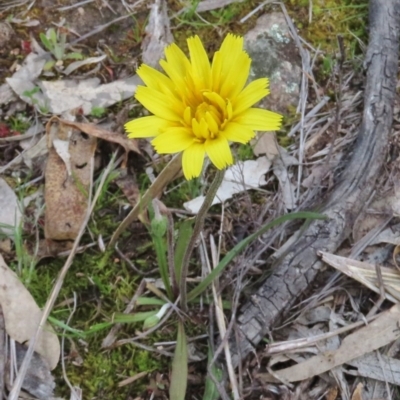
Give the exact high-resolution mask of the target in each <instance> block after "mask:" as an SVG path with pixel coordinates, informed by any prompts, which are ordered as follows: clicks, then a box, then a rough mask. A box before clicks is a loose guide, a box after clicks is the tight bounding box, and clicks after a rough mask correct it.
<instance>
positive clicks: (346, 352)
mask: <svg viewBox="0 0 400 400" xmlns="http://www.w3.org/2000/svg"><path fill="white" fill-rule="evenodd" d="M399 320H400V304H399V303H398V304H395V305H394V306H393V307H392V308H391V309H390V310H388V311H385V312H383V313H381V314H380V315H379V316H378V317H377V318H376V319H375V320H373V321H372V322H371V323H370V324H369V325H367V326H365V327H363V328H361V329H359V330H357V331H356V332H354V333H351V334H350V335H348V336H347V337H346V338H344V340H343V342H342V344H341V345H340V347H339V348H338V349H337V350H335V351H325V352H322V353H321V354H318V355H316V356H314V357H311V358H309V359H307V360H306V361H304V362H302V363H300V364H296V365H294V366H292V367H288V368H284V369H282V370H279V371H274V376H272V375H271V374H269V373H260V374H258V375H257V376H258V378H260V379H261V380H263V381H267V382H277V381H278V380H277V378H276V377H278V378H279V379H282V381H284V382H298V381H302V380H305V379H309V378H312V377H313V376H316V375H320V374H322V373H324V372H327V371H329V370H331V369H332V368H335V367H337V366H340V365H342V364H345V363H346V362H349V361H351V360H354V359H355V358H358V357H361V356H362V355H364V354H366V353H370V352H372V351H374V350H377V349H379V348H381V347H383V346H386V345H387V344H389V343H391V342H393V341H395V340H397V339H398V338H399V337H400V329H399V328H398V326H399V322H398V321H399Z"/></svg>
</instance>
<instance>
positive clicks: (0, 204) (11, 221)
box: [0, 178, 22, 238]
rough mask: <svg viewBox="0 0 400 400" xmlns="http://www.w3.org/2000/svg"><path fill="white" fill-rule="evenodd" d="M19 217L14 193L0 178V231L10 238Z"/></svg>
mask: <svg viewBox="0 0 400 400" xmlns="http://www.w3.org/2000/svg"><path fill="white" fill-rule="evenodd" d="M21 218H22V213H21V210H20V205H19V202H18V198H17V196H16V194H15V193H14V191H13V190H12V189H11V188H10V186H8V184H7V182H6V181H5V180H4V179H3V178H0V232H1V233H3V234H4V235H7V236H9V237H10V238H12V237H14V234H15V230H16V229H17V228H18V227H19V224H20V222H21ZM4 225H7V226H4Z"/></svg>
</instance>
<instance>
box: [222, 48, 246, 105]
mask: <svg viewBox="0 0 400 400" xmlns="http://www.w3.org/2000/svg"><path fill="white" fill-rule="evenodd" d="M250 65H251V59H250V57H249V56H248V55H247V54H246V53H245V52H244V51H242V52H241V53H239V54H238V55H237V57H236V60H235V61H232V65H231V66H230V70H229V72H228V74H227V75H226V78H225V81H224V82H223V83H222V86H221V90H220V94H221V96H222V97H224V98H233V97H235V96H237V95H238V94H239V93H240V92H241V91H242V89H243V88H244V85H245V84H246V82H247V79H248V78H249V73H250Z"/></svg>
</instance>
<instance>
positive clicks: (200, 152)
mask: <svg viewBox="0 0 400 400" xmlns="http://www.w3.org/2000/svg"><path fill="white" fill-rule="evenodd" d="M187 42H188V47H189V52H190V60H189V59H188V58H187V57H186V56H185V54H184V53H183V52H182V50H181V49H180V48H179V47H178V46H176V45H175V44H172V45H170V46H168V47H167V48H166V49H165V60H161V61H160V65H161V67H162V69H163V70H164V71H165V74H166V75H165V74H163V73H161V72H159V71H157V70H155V69H154V68H151V67H149V66H148V65H145V64H142V65H141V66H140V68H139V69H138V71H137V73H138V75H139V76H140V78H141V79H142V80H143V82H144V83H145V85H146V86H139V87H138V88H137V91H136V96H135V97H136V99H137V100H138V101H139V102H140V103H141V104H142V105H143V106H144V107H146V108H147V109H148V110H149V111H150V112H151V113H153V114H154V115H152V116H149V117H142V118H138V119H135V120H133V121H130V122H128V123H127V124H125V128H126V130H127V132H128V136H129V137H130V138H144V137H153V136H155V138H154V139H153V140H152V144H153V145H154V147H155V150H156V151H157V152H158V153H159V154H171V153H179V152H183V157H182V167H183V173H184V175H185V177H186V179H192V178H195V177H197V176H199V175H200V173H201V170H202V167H203V161H204V157H205V155H206V154H207V156H208V157H209V158H210V160H211V162H212V163H213V164H214V165H215V166H216V167H217V168H218V169H224V168H226V167H227V166H228V165H231V164H233V158H232V153H231V150H230V147H229V142H238V143H247V142H248V141H249V140H250V139H252V138H253V137H254V131H255V130H260V131H271V130H276V129H279V128H280V126H281V121H282V116H281V115H279V114H276V113H274V112H272V111H268V110H263V109H260V108H252V106H253V105H254V104H256V103H257V102H258V101H259V100H261V99H262V98H263V97H265V96H266V95H267V94H268V93H269V90H268V79H266V78H262V79H257V80H255V81H253V82H251V83H250V84H248V85H247V86H246V82H247V79H248V77H249V72H250V64H251V59H250V57H249V56H248V54H247V53H246V52H245V51H244V50H243V38H242V37H238V36H234V35H232V34H228V35H227V37H226V38H225V39H224V41H223V43H222V45H221V48H220V50H219V51H217V52H216V53H215V54H214V58H213V60H212V63H211V65H210V62H209V60H208V57H207V53H206V51H205V49H204V47H203V44H202V42H201V40H200V38H199V37H198V36H195V37H191V38H189V39H187Z"/></svg>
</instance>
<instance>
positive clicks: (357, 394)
mask: <svg viewBox="0 0 400 400" xmlns="http://www.w3.org/2000/svg"><path fill="white" fill-rule="evenodd" d="M374 379H375V378H374ZM363 389H364V385H363V384H362V383H361V382H359V383H358V385H357V387H356V388H355V389H354V392H353V395H352V396H351V400H363V395H362V394H363Z"/></svg>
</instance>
